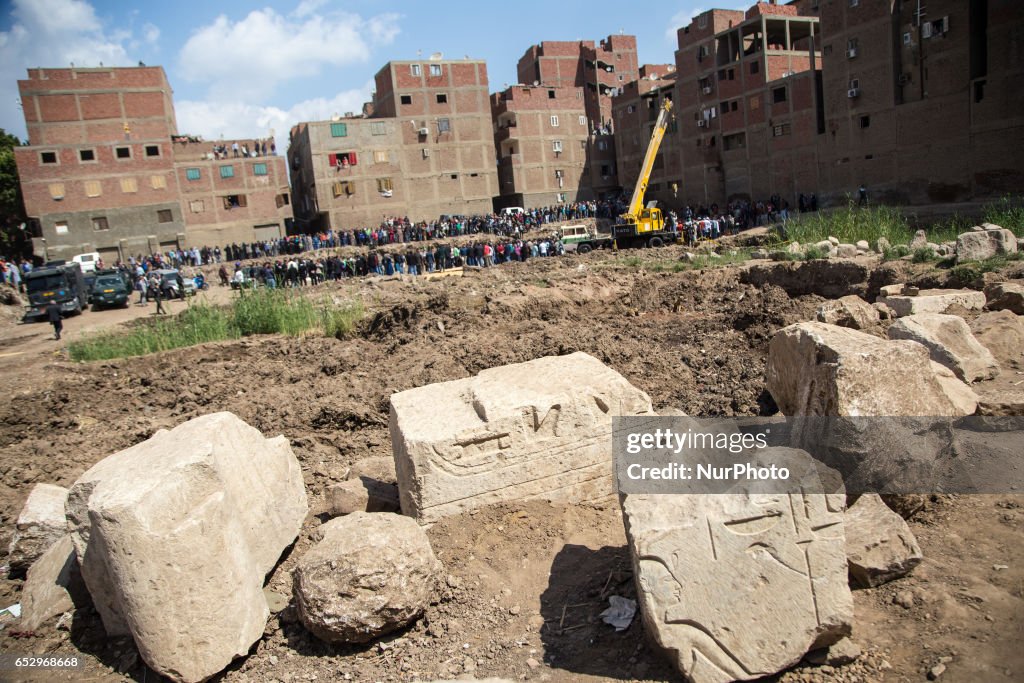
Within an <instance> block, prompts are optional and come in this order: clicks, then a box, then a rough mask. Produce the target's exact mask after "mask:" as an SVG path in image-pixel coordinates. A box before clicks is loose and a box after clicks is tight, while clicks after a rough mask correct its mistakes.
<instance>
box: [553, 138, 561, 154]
mask: <svg viewBox="0 0 1024 683" xmlns="http://www.w3.org/2000/svg"><path fill="white" fill-rule="evenodd" d="M551 151H552V152H554V153H555V154H561V153H562V141H561V140H552V141H551Z"/></svg>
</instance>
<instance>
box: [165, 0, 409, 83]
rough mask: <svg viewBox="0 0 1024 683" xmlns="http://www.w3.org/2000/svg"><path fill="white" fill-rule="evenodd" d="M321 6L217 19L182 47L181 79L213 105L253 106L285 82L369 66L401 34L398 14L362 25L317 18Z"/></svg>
mask: <svg viewBox="0 0 1024 683" xmlns="http://www.w3.org/2000/svg"><path fill="white" fill-rule="evenodd" d="M320 5H321V3H320V2H318V0H305V2H302V3H300V4H299V6H298V7H297V8H296V10H295V11H294V12H293V13H292V14H291V15H287V16H286V15H282V14H279V13H278V12H277V11H275V10H273V9H270V8H266V9H261V10H254V11H252V12H250V13H249V14H248V15H247V16H246V17H245V18H243V19H241V20H239V21H233V20H231V19H229V18H228V17H227V16H226V15H223V14H222V15H220V16H218V17H217V18H216V19H215V20H214V21H213V23H212V24H209V25H207V26H203V27H202V28H199V29H197V30H196V31H195V32H193V34H192V36H191V37H190V38H189V39H188V41H187V42H186V43H185V45H184V47H182V49H181V53H180V59H179V65H180V73H181V75H182V77H184V78H185V79H186V80H187V81H189V82H192V83H196V84H202V85H205V86H207V87H208V93H209V98H210V99H218V100H222V101H233V100H237V99H238V98H243V99H245V98H247V97H248V98H250V101H252V99H251V98H252V96H253V95H255V96H257V97H258V96H263V97H265V96H267V95H268V94H269V93H270V92H271V91H272V90H273V89H274V87H275V86H277V85H278V84H280V83H282V82H284V81H287V80H292V79H296V78H309V77H312V76H317V75H320V74H321V73H322V72H323V71H324V70H325V69H328V68H338V67H343V66H347V65H350V64H361V63H365V62H366V61H367V60H368V59H369V56H370V52H371V50H372V49H373V48H374V47H377V46H380V45H387V44H389V43H391V42H392V41H393V40H394V38H395V36H396V35H397V34H398V23H397V22H398V15H396V14H390V13H389V14H381V15H379V16H376V17H373V18H371V19H368V20H364V19H363V18H362V17H359V16H358V15H354V14H346V13H340V12H330V13H324V14H320V13H317V10H318V9H319V7H320Z"/></svg>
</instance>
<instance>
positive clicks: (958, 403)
mask: <svg viewBox="0 0 1024 683" xmlns="http://www.w3.org/2000/svg"><path fill="white" fill-rule="evenodd" d="M931 367H932V374H933V375H934V376H935V381H936V382H938V383H939V388H940V389H941V390H942V393H943V394H945V395H946V398H948V399H949V402H950V403H952V404H953V407H954V409H955V414H956V415H974V411H975V410H976V409H977V407H978V395H977V394H975V393H974V390H973V389H971V388H970V387H969V386H967V385H966V384H964V383H963V382H962V381H961V380H960V378H959V377H957V376H956V375H954V374H953V371H952V370H950V369H949V368H947V367H946V366H945V365H941V364H939V363H936V362H935V361H931Z"/></svg>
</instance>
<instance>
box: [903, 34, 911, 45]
mask: <svg viewBox="0 0 1024 683" xmlns="http://www.w3.org/2000/svg"><path fill="white" fill-rule="evenodd" d="M911 42H913V38H911V35H910V31H907V32H906V33H904V34H903V44H904V45H910V43H911Z"/></svg>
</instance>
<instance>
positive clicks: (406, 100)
mask: <svg viewBox="0 0 1024 683" xmlns="http://www.w3.org/2000/svg"><path fill="white" fill-rule="evenodd" d="M398 101H399V102H401V103H402V104H412V95H401V96H399V98H398Z"/></svg>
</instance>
